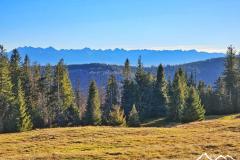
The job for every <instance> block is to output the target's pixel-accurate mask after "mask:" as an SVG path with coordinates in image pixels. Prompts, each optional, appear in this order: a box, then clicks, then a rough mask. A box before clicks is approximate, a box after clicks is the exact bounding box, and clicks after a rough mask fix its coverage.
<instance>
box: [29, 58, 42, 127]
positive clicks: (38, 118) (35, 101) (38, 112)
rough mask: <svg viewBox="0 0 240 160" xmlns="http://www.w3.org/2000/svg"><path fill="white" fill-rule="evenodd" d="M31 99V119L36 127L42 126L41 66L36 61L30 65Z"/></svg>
mask: <svg viewBox="0 0 240 160" xmlns="http://www.w3.org/2000/svg"><path fill="white" fill-rule="evenodd" d="M31 70H32V80H31V84H32V85H31V99H32V114H31V115H32V121H33V124H34V126H35V127H36V128H43V127H44V106H43V104H42V103H44V101H42V99H41V97H42V95H41V88H40V87H41V80H42V74H41V67H40V65H39V64H37V63H36V62H35V63H34V64H33V65H32V66H31Z"/></svg>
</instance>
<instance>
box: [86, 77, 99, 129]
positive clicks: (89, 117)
mask: <svg viewBox="0 0 240 160" xmlns="http://www.w3.org/2000/svg"><path fill="white" fill-rule="evenodd" d="M84 121H85V123H86V124H88V125H99V124H101V109H100V100H99V95H98V89H97V86H96V82H95V81H92V82H91V83H90V86H89V92H88V100H87V106H86V113H85V117H84Z"/></svg>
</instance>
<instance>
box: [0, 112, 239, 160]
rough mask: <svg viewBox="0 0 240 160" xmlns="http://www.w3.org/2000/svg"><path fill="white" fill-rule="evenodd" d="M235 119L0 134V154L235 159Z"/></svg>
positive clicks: (7, 156) (36, 156)
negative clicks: (229, 156) (163, 125)
mask: <svg viewBox="0 0 240 160" xmlns="http://www.w3.org/2000/svg"><path fill="white" fill-rule="evenodd" d="M239 140H240V118H236V116H228V117H222V118H219V119H214V120H207V121H203V122H195V123H190V124H185V125H177V126H175V127H172V128H153V127H149V128H147V127H145V128H144V127H142V128H112V127H78V128H55V129H42V130H34V131H30V132H24V133H13V134H2V135H0V144H1V145H0V159H1V158H2V159H7V158H9V159H27V158H40V159H41V158H42V159H47V158H48V159H53V158H55V159H104V160H105V159H154V158H156V159H196V158H197V157H198V156H199V155H201V154H202V153H204V152H207V153H209V154H210V155H219V154H224V155H226V154H229V155H231V156H233V157H235V158H237V157H238V158H240V142H239Z"/></svg>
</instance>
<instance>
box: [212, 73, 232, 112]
mask: <svg viewBox="0 0 240 160" xmlns="http://www.w3.org/2000/svg"><path fill="white" fill-rule="evenodd" d="M225 93H226V91H225V84H224V80H223V78H222V77H219V78H218V80H217V81H216V83H215V92H214V101H215V103H214V106H213V113H215V114H227V113H229V107H228V106H227V105H229V104H230V106H232V105H231V101H230V99H228V98H227V96H226V95H225Z"/></svg>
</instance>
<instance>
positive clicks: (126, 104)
mask: <svg viewBox="0 0 240 160" xmlns="http://www.w3.org/2000/svg"><path fill="white" fill-rule="evenodd" d="M123 77H124V80H123V82H122V83H123V84H122V97H121V106H122V108H123V110H124V113H125V116H126V118H128V115H129V112H130V111H131V109H132V106H133V104H134V103H135V85H134V83H133V81H132V80H131V68H130V62H129V60H128V59H126V61H125V64H124V68H123Z"/></svg>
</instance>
